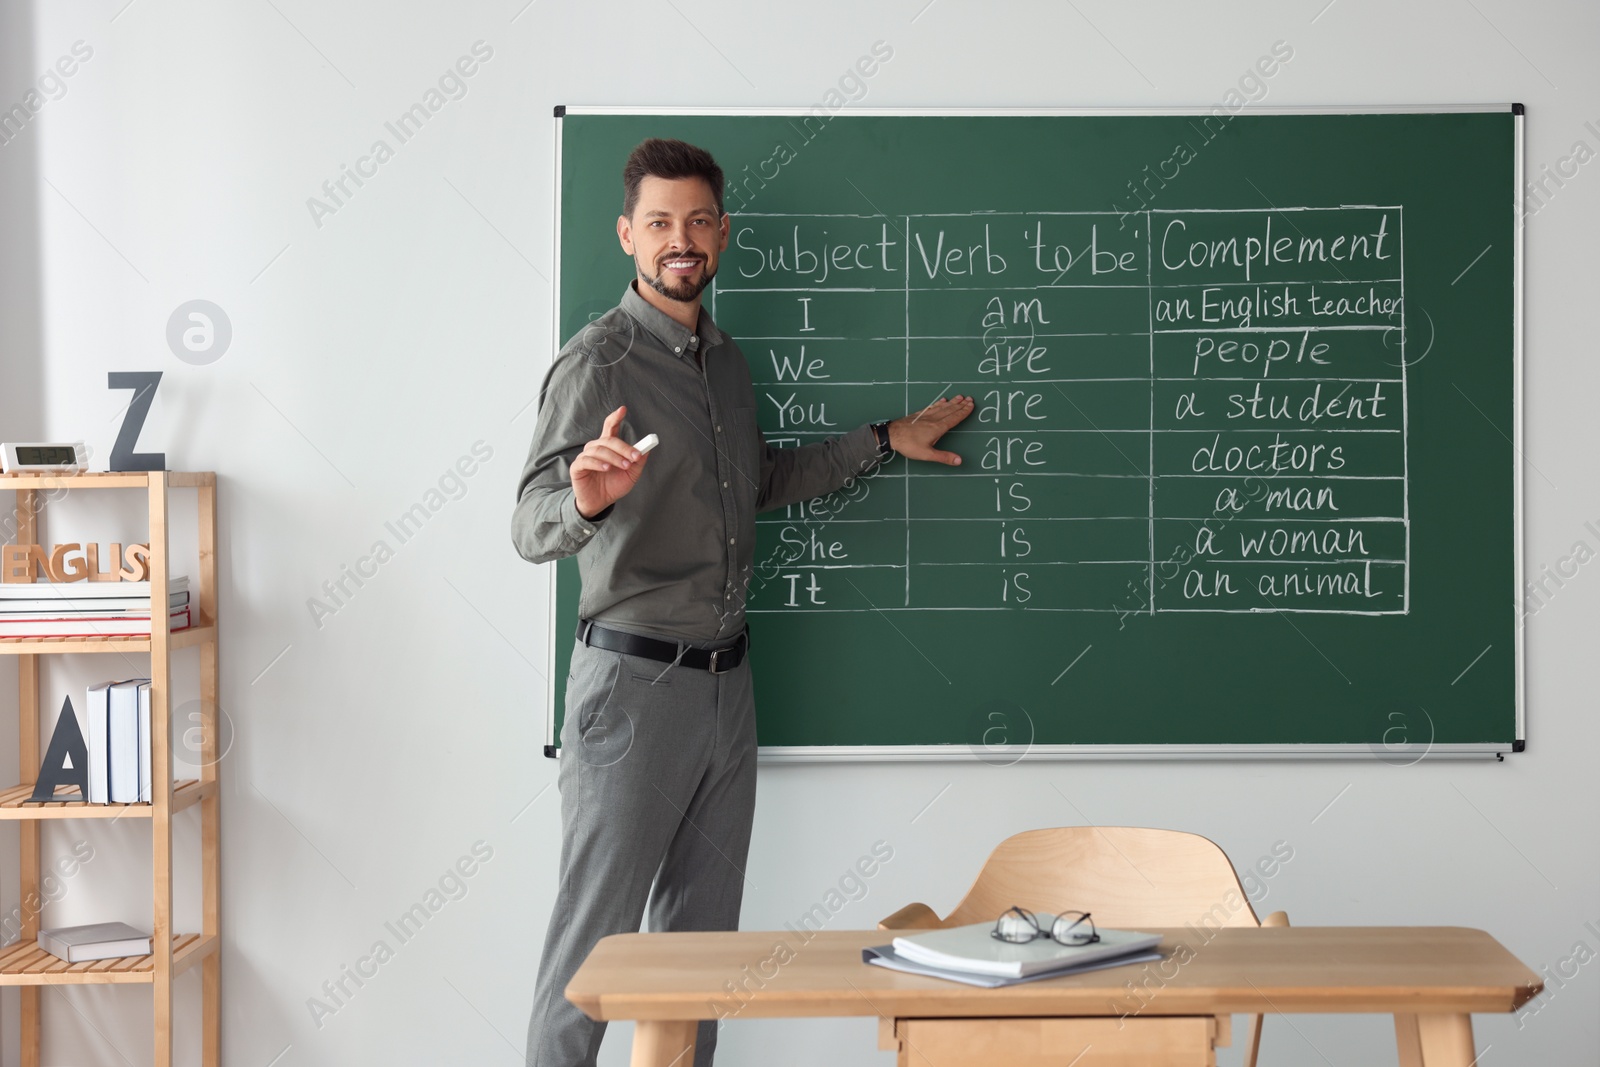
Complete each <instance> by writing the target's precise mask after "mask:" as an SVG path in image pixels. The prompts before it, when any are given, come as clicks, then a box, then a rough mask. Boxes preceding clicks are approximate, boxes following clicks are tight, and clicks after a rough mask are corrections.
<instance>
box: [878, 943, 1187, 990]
mask: <svg viewBox="0 0 1600 1067" xmlns="http://www.w3.org/2000/svg"><path fill="white" fill-rule="evenodd" d="M1160 958H1161V953H1159V952H1154V951H1151V952H1135V953H1133V954H1131V955H1128V954H1123V955H1121V956H1113V957H1111V958H1110V959H1101V960H1089V961H1088V962H1087V963H1065V964H1062V965H1061V966H1059V967H1057V968H1055V969H1053V970H1049V971H1038V972H1035V973H1034V974H1030V975H1025V976H1024V977H1021V978H1000V977H998V976H996V975H992V974H977V973H974V972H973V971H957V970H952V969H950V968H946V967H929V966H927V965H926V964H922V963H913V962H912V961H911V960H908V959H906V958H905V957H904V956H902V955H900V954H899V953H897V952H896V951H895V950H894V946H893V945H875V946H873V947H872V948H864V949H862V950H861V962H863V963H870V964H872V965H873V966H874V967H883V968H885V969H887V970H891V971H899V972H901V973H902V974H920V975H923V976H924V977H927V978H943V979H945V980H946V981H950V982H960V983H962V984H963V985H973V986H978V987H980V988H982V989H999V988H1000V987H1001V986H1008V985H1021V984H1022V983H1023V982H1039V981H1043V980H1044V979H1046V978H1060V977H1062V976H1063V975H1068V974H1083V973H1084V972H1086V971H1102V970H1105V969H1106V968H1107V967H1125V966H1128V965H1130V964H1134V963H1154V962H1155V961H1156V960H1159V959H1160Z"/></svg>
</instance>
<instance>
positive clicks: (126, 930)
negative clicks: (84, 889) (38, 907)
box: [39, 923, 150, 963]
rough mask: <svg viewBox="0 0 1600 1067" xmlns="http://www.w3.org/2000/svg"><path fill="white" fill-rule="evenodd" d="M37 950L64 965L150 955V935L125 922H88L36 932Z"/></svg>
mask: <svg viewBox="0 0 1600 1067" xmlns="http://www.w3.org/2000/svg"><path fill="white" fill-rule="evenodd" d="M39 947H40V948H42V949H44V950H45V951H46V952H48V953H50V955H52V956H54V957H56V958H57V959H59V960H65V961H66V962H67V963H86V962H88V961H89V960H109V959H115V958H117V957H118V956H148V955H150V935H149V934H147V933H144V932H142V931H139V930H135V929H134V928H133V927H131V926H129V925H128V924H127V923H90V924H88V925H86V926H61V927H57V928H56V929H54V930H40V931H39Z"/></svg>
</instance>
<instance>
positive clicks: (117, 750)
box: [90, 682, 141, 804]
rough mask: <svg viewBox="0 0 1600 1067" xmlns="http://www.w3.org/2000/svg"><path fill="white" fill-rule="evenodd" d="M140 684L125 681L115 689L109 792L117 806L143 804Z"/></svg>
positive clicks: (109, 738)
mask: <svg viewBox="0 0 1600 1067" xmlns="http://www.w3.org/2000/svg"><path fill="white" fill-rule="evenodd" d="M140 684H141V683H140V682H133V683H127V682H125V683H122V684H121V685H114V686H112V687H111V701H110V707H109V714H108V716H107V720H106V783H107V784H106V792H107V793H108V795H109V796H110V797H111V803H113V804H137V803H138V802H139V686H140ZM90 758H91V759H93V757H92V756H91V757H90Z"/></svg>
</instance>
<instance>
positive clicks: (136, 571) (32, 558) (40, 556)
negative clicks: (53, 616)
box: [0, 542, 150, 582]
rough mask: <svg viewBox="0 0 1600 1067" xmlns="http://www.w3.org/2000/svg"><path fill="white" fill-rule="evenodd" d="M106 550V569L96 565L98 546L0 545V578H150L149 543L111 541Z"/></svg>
mask: <svg viewBox="0 0 1600 1067" xmlns="http://www.w3.org/2000/svg"><path fill="white" fill-rule="evenodd" d="M109 547H110V549H111V551H110V552H108V553H106V562H107V563H108V564H110V569H109V570H101V569H100V546H99V545H97V544H94V543H92V542H91V543H90V544H86V545H80V544H78V543H77V542H72V543H70V544H65V545H56V546H55V547H53V548H52V549H50V551H49V552H46V551H45V550H44V546H43V545H5V546H4V547H0V582H36V581H45V582H82V581H90V582H146V581H149V580H150V546H149V545H129V546H128V548H127V550H126V551H124V550H123V548H122V546H121V545H120V544H117V543H115V542H113V543H112V544H111V545H110V546H109Z"/></svg>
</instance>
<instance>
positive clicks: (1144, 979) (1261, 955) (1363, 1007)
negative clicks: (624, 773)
mask: <svg viewBox="0 0 1600 1067" xmlns="http://www.w3.org/2000/svg"><path fill="white" fill-rule="evenodd" d="M1151 932H1160V933H1162V934H1163V935H1164V938H1163V941H1162V945H1161V947H1162V951H1163V960H1162V961H1160V962H1152V963H1149V964H1139V965H1133V966H1128V967H1117V968H1111V969H1107V970H1103V971H1096V972H1092V973H1089V974H1082V975H1075V976H1071V977H1066V978H1054V979H1049V980H1046V981H1040V982H1031V983H1025V984H1022V985H1016V986H1011V987H1008V988H1002V989H978V988H974V987H970V986H965V985H959V984H957V983H954V982H944V981H940V980H938V979H933V978H922V977H918V976H914V975H908V974H899V973H896V972H893V971H888V970H884V969H882V968H879V967H871V966H867V965H865V964H863V963H862V962H861V950H862V949H863V948H865V947H868V946H871V945H880V944H883V943H885V942H886V941H888V940H890V939H891V938H892V936H893V935H892V934H889V933H886V932H884V931H881V930H842V931H825V932H821V933H812V934H810V937H809V939H805V938H803V937H802V935H800V934H797V933H795V932H794V931H779V932H760V931H741V932H732V933H683V934H673V933H666V934H623V935H618V936H614V937H608V938H605V939H604V940H602V941H601V942H600V943H599V944H598V945H596V946H595V950H594V952H593V953H591V954H590V956H589V958H588V960H587V961H585V963H584V964H583V966H582V967H581V968H580V969H579V971H578V973H577V974H576V975H575V976H574V977H573V979H572V982H571V984H570V985H568V986H567V990H566V994H567V998H568V999H569V1000H571V1001H572V1002H573V1003H574V1004H576V1005H577V1006H578V1007H579V1008H581V1009H582V1010H583V1011H584V1013H585V1014H587V1015H588V1016H589V1017H590V1018H592V1019H596V1020H622V1019H632V1020H635V1022H636V1024H637V1029H636V1030H635V1035H634V1045H633V1065H634V1067H666V1065H668V1064H678V1065H682V1064H686V1063H689V1062H691V1061H692V1059H693V1056H692V1050H693V1047H694V1040H695V1028H696V1025H697V1022H698V1020H701V1019H757V1018H806V1017H813V1016H815V1017H828V1016H861V1015H875V1016H877V1017H878V1018H879V1020H880V1036H881V1042H880V1043H881V1046H882V1047H884V1048H887V1049H891V1050H898V1052H899V1060H898V1062H899V1064H900V1067H924V1065H931V1064H935V1063H936V1064H938V1065H939V1067H965V1065H969V1064H970V1065H977V1064H982V1063H995V1062H1005V1063H1008V1064H1015V1065H1021V1067H1042V1065H1043V1064H1045V1063H1060V1062H1065V1061H1064V1060H1063V1059H1062V1056H1063V1053H1065V1055H1066V1059H1068V1060H1072V1062H1073V1063H1074V1064H1075V1067H1113V1065H1118V1067H1131V1065H1133V1064H1139V1065H1141V1067H1201V1065H1206V1067H1209V1065H1211V1064H1214V1063H1215V1062H1216V1057H1215V1046H1217V1045H1226V1044H1228V1043H1229V1041H1230V1039H1231V1030H1230V1016H1231V1014H1233V1013H1236V1012H1237V1013H1246V1014H1255V1013H1264V1014H1269V1015H1272V1014H1283V1013H1298V1012H1306V1013H1327V1012H1341V1013H1378V1014H1386V1015H1391V1014H1392V1015H1393V1016H1394V1017H1395V1033H1396V1038H1397V1042H1398V1045H1399V1052H1400V1064H1401V1067H1471V1065H1472V1064H1473V1063H1474V1062H1475V1060H1476V1053H1475V1052H1474V1049H1473V1040H1472V1018H1471V1016H1472V1013H1473V1012H1510V1011H1515V1010H1516V1009H1517V1008H1519V1007H1521V1006H1522V1005H1523V1004H1525V1003H1527V1002H1528V1001H1529V1000H1531V999H1532V998H1533V997H1535V996H1537V995H1538V993H1539V992H1540V990H1542V989H1543V988H1544V986H1543V983H1542V982H1541V981H1540V980H1539V978H1538V976H1537V975H1536V974H1534V972H1533V971H1531V970H1529V969H1528V968H1527V967H1526V966H1524V965H1523V964H1522V963H1521V962H1520V961H1518V960H1517V959H1516V957H1514V956H1512V955H1511V953H1510V952H1508V951H1507V950H1506V949H1505V948H1504V947H1503V946H1502V945H1500V943H1499V942H1497V941H1496V940H1495V939H1494V938H1492V937H1490V936H1489V935H1488V934H1486V933H1484V932H1483V931H1481V930H1470V929H1464V928H1461V927H1286V928H1276V929H1274V928H1264V929H1223V930H1200V931H1197V930H1195V929H1194V928H1188V929H1183V930H1178V929H1165V930H1156V929H1153V930H1152V931H1151ZM1206 938H1209V939H1208V940H1207V939H1206ZM1180 943H1181V944H1184V945H1187V946H1188V948H1189V951H1188V952H1179V951H1178V950H1177V946H1178V945H1179V944H1180ZM1073 1056H1078V1057H1079V1058H1077V1059H1075V1060H1074V1059H1072V1057H1073Z"/></svg>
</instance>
